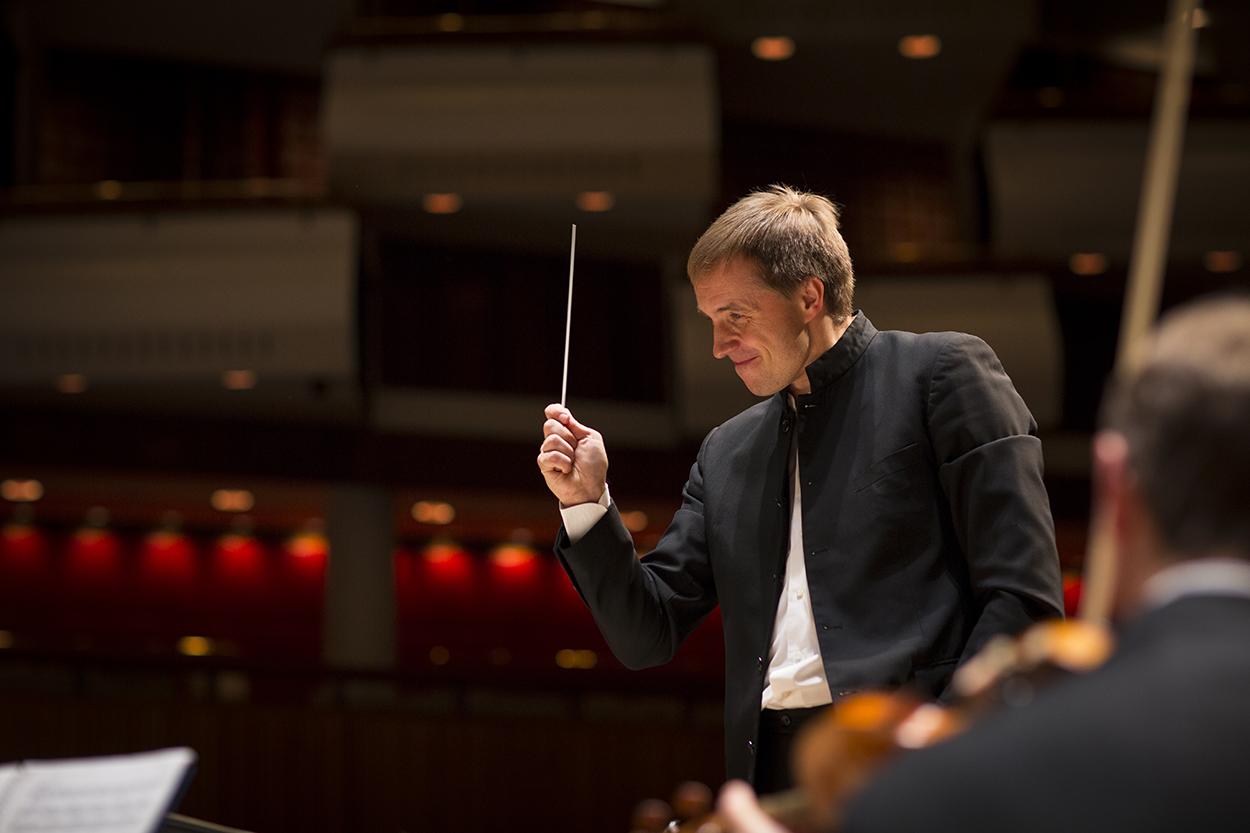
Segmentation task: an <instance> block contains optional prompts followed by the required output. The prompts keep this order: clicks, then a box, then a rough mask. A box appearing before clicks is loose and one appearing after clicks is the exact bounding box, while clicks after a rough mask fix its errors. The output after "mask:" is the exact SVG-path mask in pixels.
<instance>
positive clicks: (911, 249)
mask: <svg viewBox="0 0 1250 833" xmlns="http://www.w3.org/2000/svg"><path fill="white" fill-rule="evenodd" d="M894 259H895V260H897V261H898V262H900V263H915V262H916V261H917V260H920V244H919V243H913V242H911V241H904V242H902V243H895V244H894Z"/></svg>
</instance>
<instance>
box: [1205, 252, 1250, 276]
mask: <svg viewBox="0 0 1250 833" xmlns="http://www.w3.org/2000/svg"><path fill="white" fill-rule="evenodd" d="M1241 263H1242V260H1241V252H1235V251H1222V252H1217V251H1211V252H1207V253H1206V254H1205V255H1203V256H1202V265H1203V266H1205V267H1207V269H1208V271H1211V272H1236V271H1237V270H1238V269H1240V268H1241Z"/></svg>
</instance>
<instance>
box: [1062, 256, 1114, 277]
mask: <svg viewBox="0 0 1250 833" xmlns="http://www.w3.org/2000/svg"><path fill="white" fill-rule="evenodd" d="M1068 268H1069V269H1071V270H1072V271H1073V272H1074V273H1075V274H1077V275H1101V274H1102V273H1103V272H1106V271H1107V256H1106V255H1104V254H1102V253H1100V252H1078V253H1077V254H1074V255H1072V257H1071V258H1069V259H1068Z"/></svg>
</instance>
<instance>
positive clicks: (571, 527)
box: [560, 485, 612, 544]
mask: <svg viewBox="0 0 1250 833" xmlns="http://www.w3.org/2000/svg"><path fill="white" fill-rule="evenodd" d="M611 505H612V496H611V495H610V494H608V487H607V486H606V485H605V486H604V487H603V494H602V495H600V496H599V500H598V502H597V503H578V504H576V505H574V506H561V507H560V517H561V518H563V519H564V531H565V533H566V534H567V535H568V536H569V543H570V544H576V543H577V542H578V541H580V540H582V536H584V535H585V534H586V533H587V532H590V530H591V528H592V527H593V526H594V525H595V524H597V523H599V521H601V520H602V519H603V516H604V515H606V514H608V507H609V506H611Z"/></svg>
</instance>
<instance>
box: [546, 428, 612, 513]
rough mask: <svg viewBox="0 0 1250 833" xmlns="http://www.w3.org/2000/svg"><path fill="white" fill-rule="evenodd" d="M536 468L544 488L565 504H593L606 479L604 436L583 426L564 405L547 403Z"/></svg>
mask: <svg viewBox="0 0 1250 833" xmlns="http://www.w3.org/2000/svg"><path fill="white" fill-rule="evenodd" d="M544 413H545V414H546V415H547V421H546V422H544V423H543V444H542V447H541V448H540V449H539V452H538V469H539V471H541V472H542V473H543V478H544V479H545V480H546V481H547V488H548V489H550V490H551V493H552V494H553V495H555V496H556V497H557V498H559V499H560V502H561V503H562V504H564V505H565V506H573V505H575V504H578V503H593V502H595V501H597V500H598V499H599V498H600V496H602V495H603V490H604V489H605V488H607V482H608V452H607V449H605V448H604V445H603V436H602V435H601V434H600V433H599V432H598V431H596V430H594V429H593V428H588V427H586V426H585V425H582V424H581V423H580V422H578V421H577V420H576V419H574V418H573V414H572V412H571V411H569V409H568V408H566V407H564V406H563V405H558V404H552V405H548V406H547V408H546V410H545V411H544Z"/></svg>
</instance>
